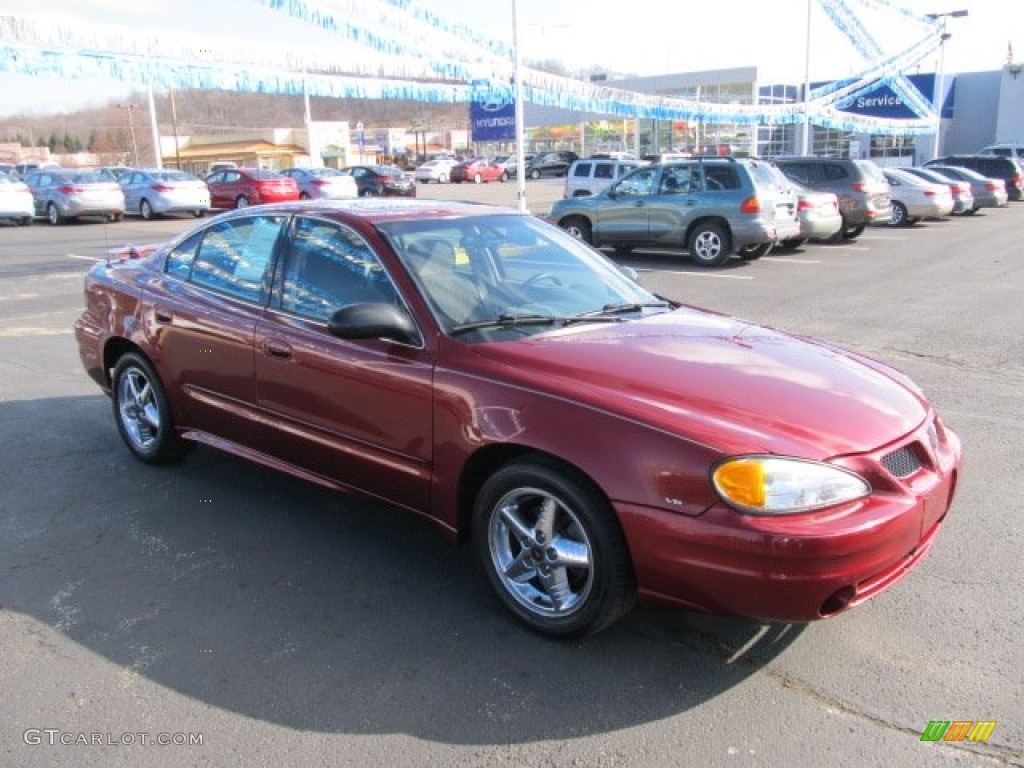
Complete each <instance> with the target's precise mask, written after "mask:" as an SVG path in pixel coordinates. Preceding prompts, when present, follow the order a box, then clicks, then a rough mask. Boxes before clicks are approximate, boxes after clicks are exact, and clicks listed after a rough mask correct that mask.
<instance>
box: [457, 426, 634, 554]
mask: <svg viewBox="0 0 1024 768" xmlns="http://www.w3.org/2000/svg"><path fill="white" fill-rule="evenodd" d="M527 459H528V460H530V461H533V462H534V463H536V464H540V465H542V466H545V467H548V468H550V469H555V470H558V471H560V472H565V473H567V474H570V475H572V476H573V477H574V478H575V479H576V480H578V481H579V482H581V483H585V484H587V485H588V486H590V487H591V489H593V491H594V492H595V493H597V494H599V495H600V496H601V498H603V499H604V500H605V503H607V504H608V508H609V509H611V508H612V504H611V499H610V498H609V497H608V494H607V493H605V491H604V489H602V488H601V486H600V485H598V484H597V483H596V482H595V481H594V479H593V478H592V477H590V475H589V474H587V473H586V472H584V471H583V470H582V469H581V468H580V467H577V466H576V465H575V464H572V463H571V462H569V461H566V460H565V459H563V458H561V457H559V456H556V455H554V454H552V453H549V452H547V451H543V450H540V449H538V448H533V447H530V446H527V445H518V444H509V443H502V444H500V445H497V444H492V445H485V446H482V447H481V448H480V449H478V450H477V451H475V452H474V453H473V454H472V455H471V456H470V457H469V459H468V460H467V461H466V463H465V465H464V466H463V468H462V472H461V474H460V476H459V483H458V489H459V490H458V495H457V497H456V499H457V501H456V503H457V505H458V509H457V514H456V520H457V530H456V541H457V542H458V543H459V544H460V545H463V544H467V543H469V542H470V541H471V540H472V538H473V505H474V502H475V501H476V497H477V495H478V494H479V493H480V489H481V488H482V487H483V485H484V483H485V482H487V480H488V479H489V478H490V477H491V476H492V475H493V474H494V473H495V472H497V471H498V470H499V469H501V468H502V467H504V466H505V465H507V464H510V463H512V462H515V461H523V460H527ZM615 522H616V525H618V526H619V527H620V530H621V523H619V521H618V519H617V518H616V520H615Z"/></svg>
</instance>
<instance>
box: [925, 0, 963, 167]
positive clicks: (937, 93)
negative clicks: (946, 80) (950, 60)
mask: <svg viewBox="0 0 1024 768" xmlns="http://www.w3.org/2000/svg"><path fill="white" fill-rule="evenodd" d="M925 15H926V16H927V17H928V18H929V19H932V20H934V21H941V27H940V30H939V69H938V72H936V74H935V86H934V88H933V89H932V104H934V106H935V113H936V114H935V137H934V138H933V139H932V157H933V158H935V157H938V156H939V143H940V140H941V138H942V104H943V102H944V101H945V93H944V91H943V87H942V86H943V83H942V75H943V71H942V69H943V62H944V59H945V53H946V41H947V40H949V38H951V37H952V36H953V35H952V34H951V33H950V32H947V31H946V19H962V18H963V17H964V16H966V15H967V10H966V9H961V10H959V11H947V12H946V13H928V14H925Z"/></svg>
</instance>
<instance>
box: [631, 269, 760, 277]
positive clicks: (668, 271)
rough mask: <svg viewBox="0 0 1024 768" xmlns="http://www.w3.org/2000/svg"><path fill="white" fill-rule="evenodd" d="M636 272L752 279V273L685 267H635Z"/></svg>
mask: <svg viewBox="0 0 1024 768" xmlns="http://www.w3.org/2000/svg"><path fill="white" fill-rule="evenodd" d="M635 269H636V271H637V272H658V273H660V274H663V275H691V276H693V277H717V278H719V279H722V280H753V279H754V276H753V275H719V274H716V273H714V272H687V271H686V270H685V269H652V268H650V267H635Z"/></svg>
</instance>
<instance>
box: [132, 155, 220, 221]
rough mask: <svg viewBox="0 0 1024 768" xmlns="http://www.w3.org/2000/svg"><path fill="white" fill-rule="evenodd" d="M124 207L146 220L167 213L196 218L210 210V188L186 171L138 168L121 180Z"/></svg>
mask: <svg viewBox="0 0 1024 768" xmlns="http://www.w3.org/2000/svg"><path fill="white" fill-rule="evenodd" d="M118 183H119V184H120V185H121V190H122V191H123V192H124V202H125V208H126V210H127V211H129V212H130V213H137V214H139V215H140V216H141V217H142V218H144V219H152V218H153V217H154V216H162V215H164V214H167V213H191V214H192V215H193V216H195V217H196V218H199V217H200V216H203V215H205V214H206V212H207V211H209V210H210V188H209V187H207V186H206V182H204V181H203V180H202V179H200V178H199V177H197V176H193V175H192V174H191V173H186V172H185V171H176V170H161V169H146V168H139V169H133V170H131V171H126V172H125V173H122V174H121V176H120V178H119V179H118Z"/></svg>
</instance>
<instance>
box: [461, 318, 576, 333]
mask: <svg viewBox="0 0 1024 768" xmlns="http://www.w3.org/2000/svg"><path fill="white" fill-rule="evenodd" d="M558 322H561V318H558V317H552V316H551V315H508V314H503V315H498V316H497V317H496V318H493V319H491V320H477V321H475V322H472V323H460V324H459V325H456V326H454V327H453V328H452V330H451V334H452V336H458V335H459V334H460V333H467V332H469V331H476V330H479V329H480V328H514V327H515V326H517V325H554V324H555V323H558Z"/></svg>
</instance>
